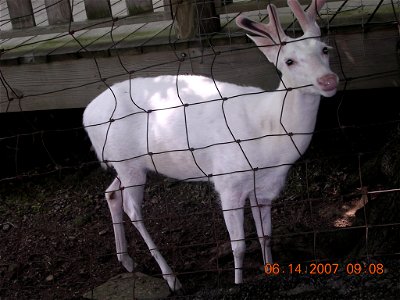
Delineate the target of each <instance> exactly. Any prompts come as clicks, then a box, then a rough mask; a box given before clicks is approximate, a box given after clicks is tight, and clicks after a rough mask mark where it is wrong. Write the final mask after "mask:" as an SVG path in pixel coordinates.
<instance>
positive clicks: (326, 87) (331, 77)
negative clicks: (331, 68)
mask: <svg viewBox="0 0 400 300" xmlns="http://www.w3.org/2000/svg"><path fill="white" fill-rule="evenodd" d="M317 82H318V84H319V85H320V86H321V88H322V90H323V91H326V92H328V91H332V90H334V89H336V88H337V76H336V75H335V74H327V75H324V76H322V77H320V78H318V79H317Z"/></svg>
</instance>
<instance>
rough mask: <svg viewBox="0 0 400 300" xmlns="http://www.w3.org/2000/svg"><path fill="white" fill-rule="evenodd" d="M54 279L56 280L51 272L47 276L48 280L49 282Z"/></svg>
mask: <svg viewBox="0 0 400 300" xmlns="http://www.w3.org/2000/svg"><path fill="white" fill-rule="evenodd" d="M53 280H54V276H53V275H51V274H50V275H49V276H47V277H46V281H47V282H49V281H53Z"/></svg>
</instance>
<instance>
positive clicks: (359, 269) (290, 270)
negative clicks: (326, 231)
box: [264, 263, 384, 275]
mask: <svg viewBox="0 0 400 300" xmlns="http://www.w3.org/2000/svg"><path fill="white" fill-rule="evenodd" d="M264 272H265V274H266V275H280V274H293V275H296V274H309V275H331V274H332V275H334V274H338V273H339V272H344V273H345V274H347V275H360V274H369V275H381V274H383V273H384V266H383V264H382V263H347V264H344V265H340V264H337V263H308V264H287V265H280V264H278V263H274V264H266V265H265V266H264Z"/></svg>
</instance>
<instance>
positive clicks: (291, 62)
mask: <svg viewBox="0 0 400 300" xmlns="http://www.w3.org/2000/svg"><path fill="white" fill-rule="evenodd" d="M286 64H287V65H288V66H291V65H293V64H294V61H293V60H292V59H290V58H289V59H287V60H286Z"/></svg>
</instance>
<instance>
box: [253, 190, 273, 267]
mask: <svg viewBox="0 0 400 300" xmlns="http://www.w3.org/2000/svg"><path fill="white" fill-rule="evenodd" d="M249 198H250V205H251V211H252V213H253V219H254V222H255V224H256V229H257V236H258V240H259V241H260V245H261V251H262V255H263V260H264V265H265V264H266V263H272V253H271V233H272V223H271V200H266V199H261V198H258V197H256V196H255V195H254V194H253V193H251V194H250V196H249Z"/></svg>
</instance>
